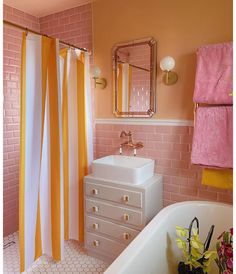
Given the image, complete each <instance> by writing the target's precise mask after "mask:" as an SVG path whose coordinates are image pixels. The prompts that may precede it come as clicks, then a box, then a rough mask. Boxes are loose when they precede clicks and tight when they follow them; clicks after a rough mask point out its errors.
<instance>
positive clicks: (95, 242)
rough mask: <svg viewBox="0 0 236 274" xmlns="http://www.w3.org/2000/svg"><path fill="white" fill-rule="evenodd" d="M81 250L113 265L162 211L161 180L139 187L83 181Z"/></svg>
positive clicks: (148, 182)
mask: <svg viewBox="0 0 236 274" xmlns="http://www.w3.org/2000/svg"><path fill="white" fill-rule="evenodd" d="M84 183H85V184H84V195H85V198H84V202H85V248H86V250H87V251H88V253H90V254H91V255H94V256H97V257H100V258H102V259H103V260H106V261H109V262H111V261H113V260H114V259H115V258H116V257H117V256H118V255H119V254H120V253H121V252H122V251H123V250H124V249H125V247H126V246H127V245H128V244H129V243H130V242H131V241H132V240H133V239H134V238H135V237H136V236H137V235H138V234H139V232H140V231H141V230H142V229H143V228H144V227H145V225H147V223H148V222H149V221H150V220H151V219H152V218H153V217H154V216H155V215H156V214H157V213H158V212H159V211H160V210H161V209H162V207H163V198H162V194H163V184H162V176H159V175H154V176H153V177H152V178H150V179H148V180H147V181H145V182H144V183H143V184H141V185H132V184H127V183H121V182H112V181H108V180H104V179H101V178H95V177H94V176H93V175H88V176H86V177H85V178H84Z"/></svg>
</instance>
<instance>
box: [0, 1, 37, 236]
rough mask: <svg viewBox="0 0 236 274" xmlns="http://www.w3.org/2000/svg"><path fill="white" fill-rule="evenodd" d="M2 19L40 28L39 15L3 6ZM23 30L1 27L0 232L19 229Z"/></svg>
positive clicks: (5, 233)
mask: <svg viewBox="0 0 236 274" xmlns="http://www.w3.org/2000/svg"><path fill="white" fill-rule="evenodd" d="M3 18H4V19H5V20H8V21H11V22H13V23H16V24H20V25H24V26H26V27H28V28H31V29H34V30H36V31H39V29H40V26H39V20H38V18H36V17H34V16H31V15H29V14H26V13H24V12H22V11H20V10H17V9H13V8H11V7H9V6H6V5H4V7H3ZM21 39H22V31H21V30H19V29H16V28H12V27H9V26H7V25H4V27H3V96H4V102H3V220H4V222H3V231H4V235H8V234H10V233H12V232H14V231H16V230H18V221H19V217H18V211H19V210H18V204H19V199H18V196H19V192H18V190H19V154H20V69H21V68H20V67H21Z"/></svg>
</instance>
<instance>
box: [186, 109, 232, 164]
mask: <svg viewBox="0 0 236 274" xmlns="http://www.w3.org/2000/svg"><path fill="white" fill-rule="evenodd" d="M191 160H192V163H193V164H197V165H203V166H209V167H217V168H232V167H233V107H231V106H221V107H214V106H212V107H198V108H197V110H196V116H195V126H194V135H193V145H192V155H191Z"/></svg>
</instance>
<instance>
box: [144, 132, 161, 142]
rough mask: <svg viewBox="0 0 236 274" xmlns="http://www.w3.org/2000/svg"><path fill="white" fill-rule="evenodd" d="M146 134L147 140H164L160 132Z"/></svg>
mask: <svg viewBox="0 0 236 274" xmlns="http://www.w3.org/2000/svg"><path fill="white" fill-rule="evenodd" d="M141 134H142V133H141ZM146 136H147V140H149V141H162V140H163V138H162V135H161V134H158V133H156V134H155V133H147V134H146Z"/></svg>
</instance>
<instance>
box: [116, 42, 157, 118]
mask: <svg viewBox="0 0 236 274" xmlns="http://www.w3.org/2000/svg"><path fill="white" fill-rule="evenodd" d="M156 44H157V43H156V41H155V40H154V39H153V38H147V39H142V40H134V41H130V42H127V43H122V44H116V45H115V47H114V48H113V84H114V108H113V110H114V111H113V112H114V114H115V115H116V116H117V117H151V116H152V115H153V114H154V113H155V111H156V103H155V98H156V96H155V95H156Z"/></svg>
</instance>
